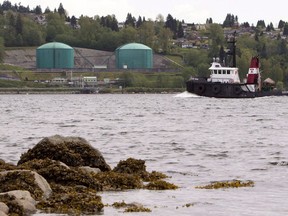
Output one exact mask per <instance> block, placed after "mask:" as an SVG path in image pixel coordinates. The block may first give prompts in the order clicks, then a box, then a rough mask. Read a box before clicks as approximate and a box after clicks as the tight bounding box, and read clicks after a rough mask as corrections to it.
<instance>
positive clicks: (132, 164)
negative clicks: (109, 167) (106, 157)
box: [113, 158, 167, 182]
mask: <svg viewBox="0 0 288 216" xmlns="http://www.w3.org/2000/svg"><path fill="white" fill-rule="evenodd" d="M113 171H114V172H117V173H127V174H133V175H137V176H138V177H140V178H141V179H142V180H143V181H147V182H149V181H156V180H159V179H163V178H167V176H166V175H165V174H163V173H160V172H156V171H152V173H149V172H147V171H146V165H145V161H144V160H139V159H135V158H128V159H127V160H124V161H122V160H121V161H120V162H119V163H118V164H117V166H116V167H115V168H114V169H113Z"/></svg>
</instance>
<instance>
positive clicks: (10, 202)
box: [0, 190, 36, 215]
mask: <svg viewBox="0 0 288 216" xmlns="http://www.w3.org/2000/svg"><path fill="white" fill-rule="evenodd" d="M0 202H4V203H5V204H6V205H7V206H8V208H9V215H30V214H33V213H36V201H35V200H34V199H33V198H32V197H31V195H30V193H29V192H28V191H25V190H14V191H9V192H5V193H0Z"/></svg>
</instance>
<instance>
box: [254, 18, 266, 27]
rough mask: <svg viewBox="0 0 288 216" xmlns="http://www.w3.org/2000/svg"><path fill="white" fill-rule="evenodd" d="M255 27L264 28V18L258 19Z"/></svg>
mask: <svg viewBox="0 0 288 216" xmlns="http://www.w3.org/2000/svg"><path fill="white" fill-rule="evenodd" d="M256 28H260V29H262V28H266V25H265V21H264V20H258V22H257V25H256Z"/></svg>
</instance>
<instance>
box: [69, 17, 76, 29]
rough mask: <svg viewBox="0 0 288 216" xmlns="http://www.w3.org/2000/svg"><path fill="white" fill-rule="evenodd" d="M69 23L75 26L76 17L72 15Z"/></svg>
mask: <svg viewBox="0 0 288 216" xmlns="http://www.w3.org/2000/svg"><path fill="white" fill-rule="evenodd" d="M70 24H71V26H72V28H74V29H75V28H76V26H77V20H76V17H75V16H74V15H73V16H72V17H71V20H70Z"/></svg>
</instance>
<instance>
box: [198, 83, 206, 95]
mask: <svg viewBox="0 0 288 216" xmlns="http://www.w3.org/2000/svg"><path fill="white" fill-rule="evenodd" d="M197 90H198V92H199V93H203V92H204V91H205V86H204V85H203V84H201V85H199V86H197Z"/></svg>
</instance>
